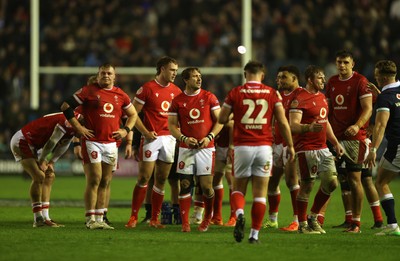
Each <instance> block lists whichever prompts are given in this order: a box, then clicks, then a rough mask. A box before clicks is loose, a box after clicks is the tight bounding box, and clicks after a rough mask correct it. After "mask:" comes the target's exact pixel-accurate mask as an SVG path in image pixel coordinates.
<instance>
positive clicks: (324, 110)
mask: <svg viewBox="0 0 400 261" xmlns="http://www.w3.org/2000/svg"><path fill="white" fill-rule="evenodd" d="M327 113H328V112H327V110H326V108H321V110H320V111H319V116H320V117H321V118H323V119H324V118H325V117H326V114H327Z"/></svg>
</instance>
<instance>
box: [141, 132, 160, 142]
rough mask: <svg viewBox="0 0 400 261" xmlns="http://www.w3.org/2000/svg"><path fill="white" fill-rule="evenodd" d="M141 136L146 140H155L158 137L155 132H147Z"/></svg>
mask: <svg viewBox="0 0 400 261" xmlns="http://www.w3.org/2000/svg"><path fill="white" fill-rule="evenodd" d="M143 136H144V137H145V138H146V139H148V140H155V139H157V137H158V136H157V132H155V131H149V132H147V133H145V134H143Z"/></svg>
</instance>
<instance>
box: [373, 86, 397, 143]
mask: <svg viewBox="0 0 400 261" xmlns="http://www.w3.org/2000/svg"><path fill="white" fill-rule="evenodd" d="M376 111H377V112H379V111H388V112H390V117H389V120H388V122H387V126H386V130H385V136H386V138H387V140H388V142H389V144H391V145H397V144H400V131H399V130H400V82H396V83H393V84H390V85H387V86H385V87H384V88H383V89H382V93H381V94H379V96H378V99H377V101H376Z"/></svg>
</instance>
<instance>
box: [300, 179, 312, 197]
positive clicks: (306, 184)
mask: <svg viewBox="0 0 400 261" xmlns="http://www.w3.org/2000/svg"><path fill="white" fill-rule="evenodd" d="M314 183H315V179H314V178H309V179H302V180H301V188H300V190H301V191H302V192H303V193H305V194H307V195H309V194H310V193H311V190H312V187H313V185H314Z"/></svg>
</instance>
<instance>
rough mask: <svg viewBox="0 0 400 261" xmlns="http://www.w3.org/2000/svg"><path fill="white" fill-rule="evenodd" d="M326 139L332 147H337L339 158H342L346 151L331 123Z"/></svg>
mask: <svg viewBox="0 0 400 261" xmlns="http://www.w3.org/2000/svg"><path fill="white" fill-rule="evenodd" d="M326 138H327V139H328V140H329V141H330V142H331V143H332V145H333V146H334V147H335V151H336V154H337V157H338V158H340V157H341V156H342V155H343V154H344V149H343V147H342V145H340V143H339V141H338V140H337V138H336V136H335V133H334V132H333V130H332V126H331V124H330V123H329V121H328V122H327V124H326Z"/></svg>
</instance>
